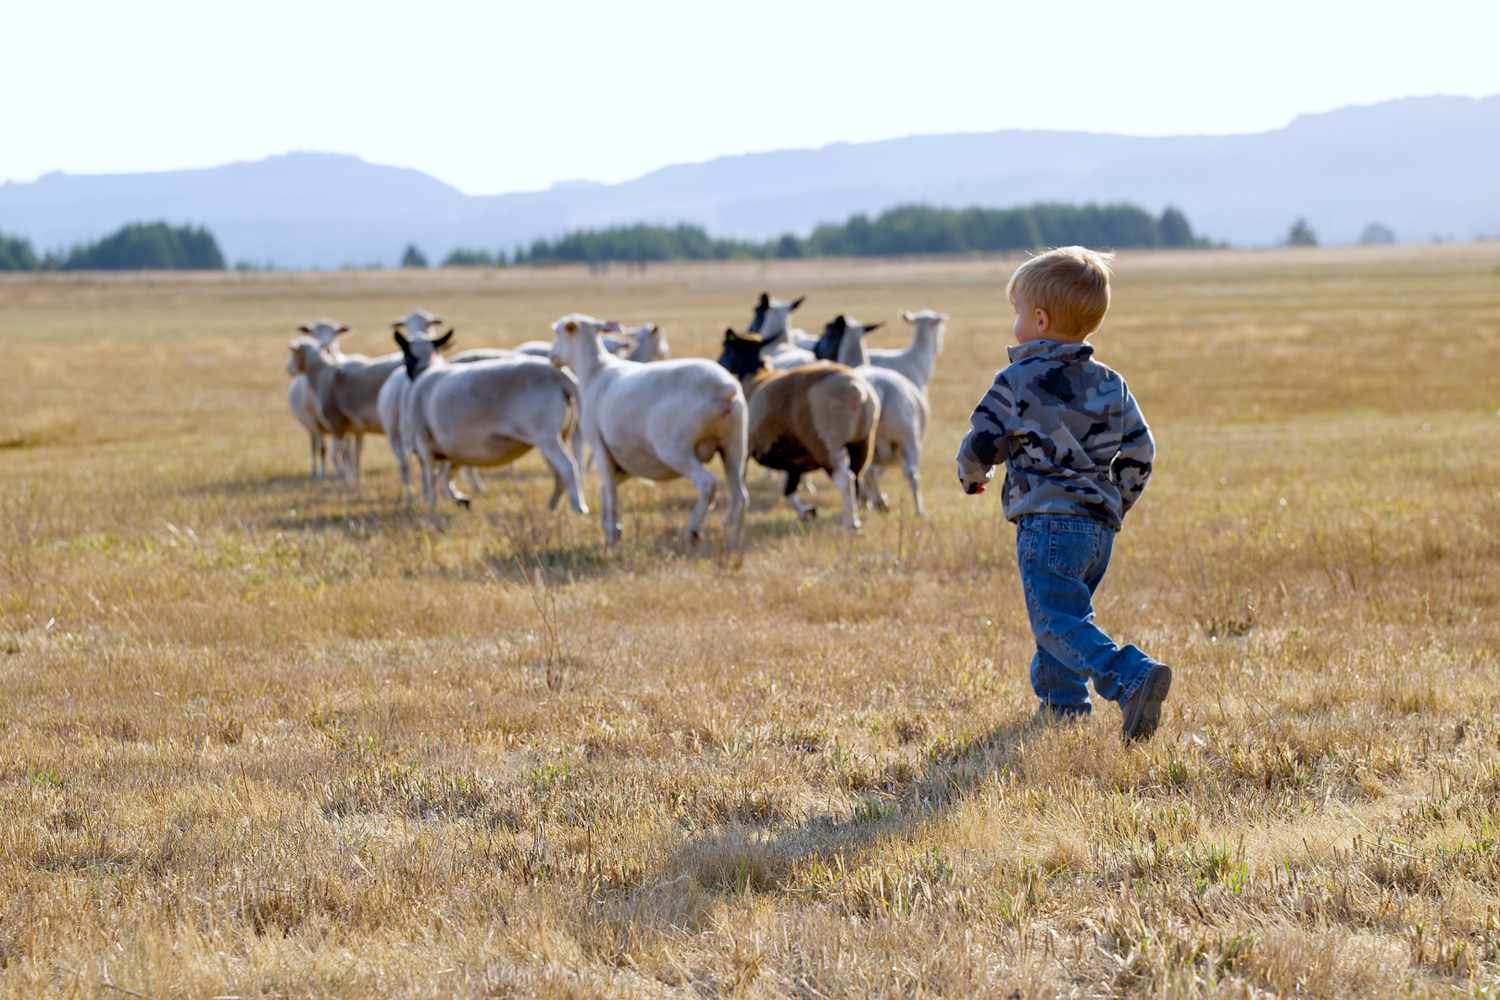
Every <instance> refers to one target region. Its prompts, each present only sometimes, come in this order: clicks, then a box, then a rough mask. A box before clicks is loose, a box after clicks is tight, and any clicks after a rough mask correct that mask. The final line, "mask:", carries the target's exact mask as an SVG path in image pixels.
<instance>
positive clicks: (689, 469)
mask: <svg viewBox="0 0 1500 1000" xmlns="http://www.w3.org/2000/svg"><path fill="white" fill-rule="evenodd" d="M666 462H667V464H668V465H670V466H671V467H672V468H673V469H674V470H676V471H677V472H679V473H681V474H682V475H683V476H685V477H687V478H688V479H691V480H692V481H693V485H694V486H696V487H698V502H697V503H695V504H693V512H692V514H691V515H689V516H688V541H690V542H694V543H696V542H698V541H699V540H700V539H702V537H703V519H704V518H705V517H707V516H708V509H709V508H710V507H711V506H713V502H714V494H715V493H716V492H718V489H719V481H718V480H717V479H715V478H714V474H713V473H712V472H709V471H708V467H707V466H705V465H704V464H703V463H702V462H700V461H698V456H697V455H694V454H693V453H692V452H691V451H689V452H688V454H686V455H674V456H672V457H671V458H669V459H666Z"/></svg>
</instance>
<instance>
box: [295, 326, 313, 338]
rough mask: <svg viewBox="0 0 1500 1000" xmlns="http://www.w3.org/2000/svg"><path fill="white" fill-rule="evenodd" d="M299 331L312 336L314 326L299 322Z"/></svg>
mask: <svg viewBox="0 0 1500 1000" xmlns="http://www.w3.org/2000/svg"><path fill="white" fill-rule="evenodd" d="M297 332H299V333H305V334H307V335H308V336H312V327H310V326H308V325H307V324H306V323H298V324H297Z"/></svg>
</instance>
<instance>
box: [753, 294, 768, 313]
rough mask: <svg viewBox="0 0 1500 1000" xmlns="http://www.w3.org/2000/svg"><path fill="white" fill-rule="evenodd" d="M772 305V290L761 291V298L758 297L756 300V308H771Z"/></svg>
mask: <svg viewBox="0 0 1500 1000" xmlns="http://www.w3.org/2000/svg"><path fill="white" fill-rule="evenodd" d="M770 306H771V293H770V292H761V293H760V298H758V299H756V300H755V308H757V309H769V308H770Z"/></svg>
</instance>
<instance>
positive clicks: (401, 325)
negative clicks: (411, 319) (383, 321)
mask: <svg viewBox="0 0 1500 1000" xmlns="http://www.w3.org/2000/svg"><path fill="white" fill-rule="evenodd" d="M391 329H392V330H404V329H406V320H404V319H398V320H396V322H394V323H392V324H391Z"/></svg>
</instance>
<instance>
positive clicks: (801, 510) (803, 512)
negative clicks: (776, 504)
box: [781, 472, 818, 521]
mask: <svg viewBox="0 0 1500 1000" xmlns="http://www.w3.org/2000/svg"><path fill="white" fill-rule="evenodd" d="M801 481H802V473H800V472H788V473H787V474H786V483H785V484H784V485H783V486H782V488H781V496H782V498H783V499H785V500H786V503H787V506H788V507H790V508H792V510H794V511H796V512H797V520H799V521H811V520H812V519H813V518H815V517H817V516H818V508H816V507H814V506H813V505H812V504H810V503H808V502H807V501H806V500H803V499H802V498H801V497H799V496H798V495H797V486H798V484H799V483H801Z"/></svg>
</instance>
